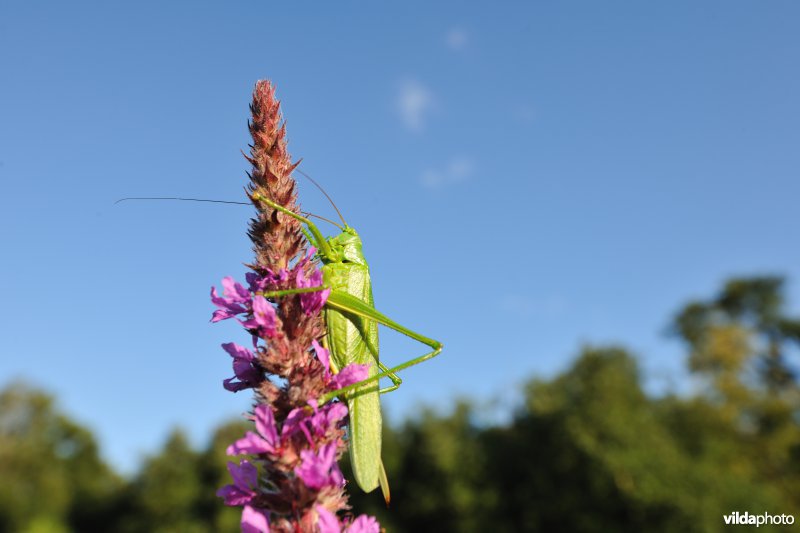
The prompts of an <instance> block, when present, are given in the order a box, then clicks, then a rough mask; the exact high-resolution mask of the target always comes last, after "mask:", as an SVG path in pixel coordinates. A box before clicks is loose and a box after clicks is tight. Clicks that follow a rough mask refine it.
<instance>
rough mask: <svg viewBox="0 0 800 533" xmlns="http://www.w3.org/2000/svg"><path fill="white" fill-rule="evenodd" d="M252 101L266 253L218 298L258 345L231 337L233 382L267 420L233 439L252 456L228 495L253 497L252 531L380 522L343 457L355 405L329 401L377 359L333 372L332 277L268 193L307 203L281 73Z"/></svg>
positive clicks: (292, 207) (222, 314)
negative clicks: (327, 309) (352, 489)
mask: <svg viewBox="0 0 800 533" xmlns="http://www.w3.org/2000/svg"><path fill="white" fill-rule="evenodd" d="M250 111H251V113H252V119H251V121H250V123H249V129H250V134H251V136H252V139H253V144H252V145H251V146H250V154H249V155H246V156H245V157H246V158H247V160H248V161H249V162H250V164H251V165H252V169H251V170H250V172H249V173H248V175H249V177H250V184H249V185H248V188H247V192H248V195H249V196H250V199H251V200H252V201H253V204H254V205H255V207H256V210H257V215H256V217H255V218H254V219H253V220H251V223H250V228H249V230H248V234H249V236H250V239H251V240H252V242H253V249H254V252H255V262H254V263H253V264H251V265H248V267H249V268H250V269H251V270H252V272H249V273H248V274H247V275H246V279H247V285H248V286H247V287H245V286H243V285H242V284H240V283H238V282H236V281H234V280H233V279H232V278H225V279H223V280H222V288H223V293H222V295H219V294H218V293H217V290H216V288H212V289H211V300H212V302H213V303H214V305H215V306H216V307H217V310H216V311H215V312H214V314H213V316H212V319H211V321H212V322H218V321H220V320H227V319H235V320H237V321H238V322H239V323H240V324H241V325H242V326H243V327H244V328H245V330H247V332H248V333H249V334H250V336H251V339H252V348H247V347H244V346H241V345H238V344H236V343H225V344H223V345H222V347H223V349H224V350H225V351H226V352H227V353H228V354H229V355H230V356H231V358H232V360H233V372H234V376H233V377H231V378H228V379H225V380H224V381H223V387H225V389H227V390H229V391H231V392H238V391H241V390H245V389H253V390H254V392H255V400H256V401H255V406H254V407H253V410H252V413H251V414H250V419H251V420H252V421H253V423H254V429H255V431H248V432H247V434H246V435H244V436H243V437H242V438H241V439H239V440H237V441H236V442H234V443H232V444H231V445H230V446H229V447H228V449H227V453H228V455H231V456H240V455H246V456H248V458H246V459H241V460H239V461H238V462H233V461H231V462H229V463H228V470H229V472H230V474H231V477H232V479H233V483H232V484H229V485H227V486H225V487H223V488H221V489H220V490H219V491H218V493H217V494H218V495H219V496H220V497H222V498H223V499H224V501H225V504H226V505H233V506H241V507H242V523H241V524H242V531H245V532H253V533H255V532H264V531H277V532H287V533H288V532H297V531H321V532H324V533H330V532H337V533H338V532H342V531H347V532H351V533H358V532H362V533H366V532H372V533H377V532H378V531H379V526H378V523H377V521H376V520H375V519H374V518H372V517H368V516H365V515H362V516H359V517H357V518H354V517H353V516H352V515H351V514H349V513H348V511H349V509H350V508H349V505H348V500H347V494H346V492H345V481H344V478H343V476H342V473H341V471H340V470H339V466H338V462H337V461H338V459H339V458H340V457H341V455H342V453H343V452H344V450H345V449H346V443H345V441H344V434H345V431H344V425H345V423H346V420H347V406H346V404H344V403H341V402H339V401H333V402H327V403H323V404H320V403H318V401H319V400H320V399H327V398H331V397H332V396H334V395H335V391H336V390H338V389H340V388H343V387H346V386H348V385H351V384H353V383H356V382H358V381H360V380H361V379H364V377H366V375H367V367H366V365H349V366H348V367H345V368H343V369H342V370H341V372H339V373H338V374H336V375H332V374H331V371H330V363H329V355H328V353H327V351H326V350H325V349H324V348H323V347H322V346H321V345H320V344H319V343H318V342H317V339H319V338H320V337H322V335H324V333H325V325H324V322H323V320H322V315H321V311H322V308H323V306H324V305H325V301H326V298H327V296H328V294H329V292H330V291H329V289H325V288H324V287H322V273H321V272H320V271H319V269H318V268H317V265H316V263H315V261H314V260H313V258H314V249H313V248H309V246H308V244H307V242H306V239H305V237H304V235H303V232H302V229H301V226H300V223H299V222H298V221H297V220H296V219H294V218H292V217H290V216H288V215H286V214H285V213H281V212H279V211H277V210H275V209H272V208H270V207H269V206H267V205H266V204H263V203H262V202H259V201H258V200H257V199H258V198H269V199H270V200H272V201H273V202H275V203H277V204H278V205H280V206H282V207H284V208H285V209H287V210H289V211H292V212H295V213H298V212H299V206H298V203H297V193H296V184H295V181H294V179H293V178H292V176H291V174H292V171H293V170H294V169H295V168H296V167H297V165H298V163H297V162H294V163H293V162H292V161H291V157H290V155H289V153H288V150H287V147H286V126H285V123H284V122H283V120H282V117H281V113H280V102H279V101H278V100H277V99H276V98H275V91H274V88H273V86H272V84H271V83H270V82H268V81H259V82H258V83H256V87H255V90H254V92H253V102H252V104H251V105H250ZM298 289H300V291H299V292H298Z"/></svg>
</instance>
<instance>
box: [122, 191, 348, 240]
mask: <svg viewBox="0 0 800 533" xmlns="http://www.w3.org/2000/svg"><path fill="white" fill-rule="evenodd" d="M126 200H178V201H181V202H209V203H212V204H234V205H253V204H251V203H250V202H234V201H231V200H207V199H205V198H179V197H177V196H148V197H131V198H120V199H119V200H117V201H116V202H114V205H117V204H118V203H120V202H124V201H126ZM303 214H304V215H305V216H307V217H314V218H318V219H320V220H324V221H325V222H327V223H329V224H333V225H334V226H336V227H337V228H339V229H340V230H342V231H344V228H343V227H341V226H340V225H339V224H337V223H336V222H334V221H333V220H329V219H327V218H325V217H321V216H319V215H315V214H314V213H306V212H303Z"/></svg>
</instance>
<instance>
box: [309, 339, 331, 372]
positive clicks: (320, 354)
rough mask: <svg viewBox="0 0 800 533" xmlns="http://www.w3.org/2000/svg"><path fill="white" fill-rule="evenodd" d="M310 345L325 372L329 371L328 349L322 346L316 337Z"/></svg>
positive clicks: (329, 356) (329, 357)
mask: <svg viewBox="0 0 800 533" xmlns="http://www.w3.org/2000/svg"><path fill="white" fill-rule="evenodd" d="M311 346H313V347H314V353H315V354H317V359H319V362H320V363H322V366H324V367H325V370H326V371H327V372H330V371H331V354H330V352H329V351H328V350H326V349H325V348H323V347H322V345H321V344H320V343H318V342H317V340H316V339H314V340H313V341H311Z"/></svg>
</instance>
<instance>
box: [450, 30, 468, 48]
mask: <svg viewBox="0 0 800 533" xmlns="http://www.w3.org/2000/svg"><path fill="white" fill-rule="evenodd" d="M467 40H468V35H467V32H466V30H464V29H462V28H452V29H450V31H448V32H447V34H446V35H445V37H444V42H445V44H447V47H448V48H449V49H450V50H454V51H456V52H458V51H459V50H463V49H464V47H466V46H467Z"/></svg>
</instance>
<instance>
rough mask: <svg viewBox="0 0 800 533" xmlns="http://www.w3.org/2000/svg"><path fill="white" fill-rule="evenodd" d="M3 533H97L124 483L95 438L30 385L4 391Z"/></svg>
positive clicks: (0, 428)
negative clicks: (93, 531)
mask: <svg viewBox="0 0 800 533" xmlns="http://www.w3.org/2000/svg"><path fill="white" fill-rule="evenodd" d="M0 480H2V483H0V531H30V532H34V531H36V532H53V533H56V532H61V531H68V530H70V529H74V530H84V531H88V530H91V529H92V527H93V526H94V525H96V523H97V522H96V519H97V517H99V516H101V515H103V514H104V513H105V512H107V511H108V510H109V509H110V507H111V506H112V505H113V496H112V495H113V494H114V493H116V492H117V491H118V490H119V489H120V488H121V486H122V482H121V480H120V479H119V478H118V477H117V476H116V475H115V474H114V473H113V472H112V471H111V470H110V469H109V468H108V467H107V466H106V465H105V464H104V463H103V462H102V461H101V460H100V457H99V455H98V450H97V444H96V442H95V440H94V437H92V434H91V432H90V431H89V430H88V429H86V428H84V427H82V426H80V425H78V424H77V423H75V422H73V421H71V420H70V419H68V418H67V417H66V416H64V415H62V414H61V413H59V412H58V411H57V410H56V408H55V406H54V402H53V399H52V398H51V397H50V396H48V395H46V394H44V393H42V392H40V391H36V390H34V389H32V388H30V387H28V386H26V385H24V384H21V383H17V384H12V385H10V386H8V387H7V388H6V389H4V390H2V391H0Z"/></svg>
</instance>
